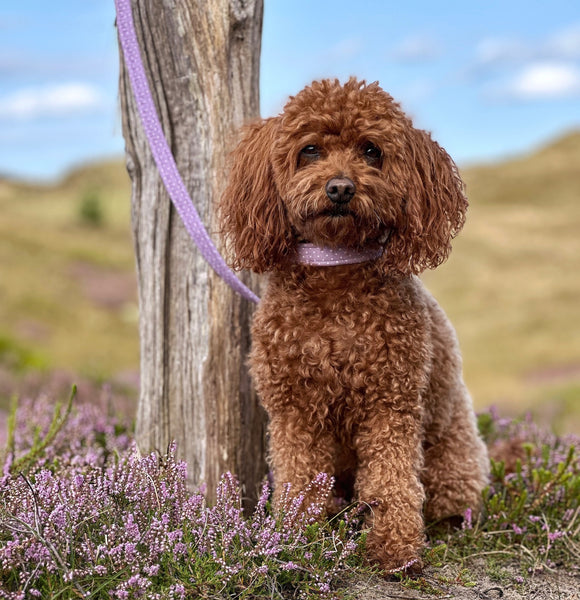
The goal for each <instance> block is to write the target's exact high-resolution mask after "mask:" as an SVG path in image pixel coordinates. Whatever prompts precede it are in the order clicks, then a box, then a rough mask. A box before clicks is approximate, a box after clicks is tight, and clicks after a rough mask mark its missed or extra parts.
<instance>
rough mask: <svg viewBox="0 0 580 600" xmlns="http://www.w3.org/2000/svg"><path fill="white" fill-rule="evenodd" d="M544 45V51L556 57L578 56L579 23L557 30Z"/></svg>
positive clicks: (579, 40) (579, 46) (579, 41)
mask: <svg viewBox="0 0 580 600" xmlns="http://www.w3.org/2000/svg"><path fill="white" fill-rule="evenodd" d="M545 47H546V52H547V53H548V54H550V55H551V56H554V57H556V58H564V59H575V58H580V23H577V24H575V25H572V26H570V27H568V28H566V29H564V30H562V31H559V32H558V33H556V34H555V35H553V36H552V37H550V38H549V39H548V40H547V42H546V44H545Z"/></svg>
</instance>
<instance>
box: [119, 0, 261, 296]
mask: <svg viewBox="0 0 580 600" xmlns="http://www.w3.org/2000/svg"><path fill="white" fill-rule="evenodd" d="M115 8H116V11H117V30H118V33H119V40H120V41H121V47H122V49H123V57H124V60H125V65H126V67H127V71H128V73H129V79H130V81H131V88H132V90H133V96H134V98H135V103H136V105H137V110H138V112H139V116H140V117H141V123H142V125H143V130H144V131H145V136H146V138H147V141H148V143H149V148H150V150H151V154H152V155H153V159H154V160H155V164H156V165H157V169H158V170H159V175H160V176H161V179H162V180H163V183H164V184H165V189H166V190H167V193H168V194H169V197H170V198H171V201H172V202H173V206H174V207H175V209H176V210H177V213H178V214H179V216H180V217H181V220H182V221H183V224H184V225H185V228H186V230H187V232H188V233H189V235H190V237H191V239H192V240H193V241H194V243H195V244H196V245H197V247H198V248H199V251H200V252H201V254H202V256H203V257H204V258H205V260H206V261H207V262H208V264H209V265H210V266H211V268H212V269H213V270H214V271H215V272H216V273H217V274H218V275H219V276H220V277H221V278H222V279H223V280H224V281H225V282H226V283H227V284H228V285H229V286H230V287H231V288H232V289H233V290H235V291H236V292H237V293H238V294H240V295H241V296H243V297H244V298H246V299H247V300H250V301H251V302H256V303H257V302H259V300H260V299H259V298H258V296H256V294H254V292H252V290H250V289H249V288H248V287H246V286H245V285H244V284H243V283H242V282H241V281H240V280H239V279H238V278H237V277H236V275H235V274H234V272H233V271H232V270H231V269H230V268H229V267H228V265H227V264H226V262H225V261H224V259H223V258H222V256H221V254H220V253H219V251H218V249H217V248H216V247H215V244H214V243H213V241H212V240H211V238H210V237H209V235H208V233H207V231H206V229H205V227H204V226H203V223H202V221H201V219H200V217H199V213H198V212H197V210H196V208H195V205H194V204H193V201H192V199H191V197H190V195H189V193H188V191H187V188H186V187H185V183H184V182H183V179H182V178H181V175H180V174H179V170H178V168H177V165H176V164H175V159H174V158H173V155H172V153H171V150H170V148H169V145H168V144H167V140H166V139H165V135H164V133H163V129H162V127H161V123H160V121H159V117H158V115H157V111H156V109H155V104H154V102H153V97H152V95H151V90H150V88H149V83H148V81H147V75H146V74H145V67H144V66H143V62H142V60H141V52H140V49H139V42H138V41H137V34H136V33H135V26H134V22H133V13H132V10H131V0H115Z"/></svg>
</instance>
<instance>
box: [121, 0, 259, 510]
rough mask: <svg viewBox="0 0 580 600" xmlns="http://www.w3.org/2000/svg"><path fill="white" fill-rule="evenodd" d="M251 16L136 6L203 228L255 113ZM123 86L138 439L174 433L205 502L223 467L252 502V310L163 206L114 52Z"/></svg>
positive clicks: (228, 5) (161, 108)
mask: <svg viewBox="0 0 580 600" xmlns="http://www.w3.org/2000/svg"><path fill="white" fill-rule="evenodd" d="M262 12H263V3H262V0H164V1H163V2H159V1H158V0H133V16H134V20H135V28H136V30H137V37H138V39H139V44H140V47H141V56H142V58H143V62H144V64H145V69H146V72H147V75H148V79H149V83H150V85H151V88H152V94H153V97H154V99H155V102H156V105H157V111H158V114H159V118H160V120H161V123H162V126H163V129H164V131H165V136H166V138H167V140H168V143H169V146H170V147H171V149H172V151H173V155H174V157H175V159H176V162H177V166H178V168H179V171H180V173H181V176H182V177H183V179H184V181H185V184H186V186H187V188H188V189H189V192H190V194H191V197H192V199H193V202H194V204H195V206H196V208H197V210H198V212H199V214H200V216H201V218H202V220H203V222H204V223H205V225H206V227H207V228H208V231H209V232H210V233H211V234H215V232H216V230H217V226H216V221H215V215H214V207H215V205H216V201H217V200H218V198H219V194H220V192H221V191H222V189H223V186H224V182H225V178H226V173H225V168H226V157H227V152H228V150H229V149H230V148H231V144H232V142H233V139H234V131H235V130H236V129H237V128H238V127H239V126H240V125H241V124H242V123H243V122H244V121H246V120H247V119H248V118H251V117H256V116H257V115H258V112H259V91H258V81H259V58H260V41H261V29H262ZM120 94H121V106H122V115H123V134H124V137H125V142H126V152H127V167H128V170H129V174H130V176H131V180H132V223H133V234H134V242H135V252H136V258H137V274H138V283H139V307H140V319H139V329H140V341H141V391H140V398H139V406H138V413H137V441H138V444H139V447H140V449H141V450H142V451H143V452H148V451H150V450H153V449H156V450H160V451H164V450H165V449H166V447H167V445H168V443H169V442H170V441H172V440H176V441H177V443H178V449H179V453H180V457H181V458H183V459H184V460H186V461H187V464H188V477H189V481H190V482H191V483H192V484H193V485H194V486H197V485H199V484H201V483H205V484H206V485H207V493H208V498H209V499H210V500H212V499H214V497H215V496H214V494H215V488H216V483H217V482H218V479H219V477H220V475H221V474H222V473H223V472H225V471H228V470H229V471H231V472H233V473H235V474H237V475H238V477H239V478H240V481H241V482H242V483H243V484H244V486H245V493H246V495H247V496H249V497H250V498H252V497H255V494H256V491H257V488H258V486H259V483H260V481H261V480H262V478H263V476H264V474H265V472H266V468H265V460H264V456H265V443H264V430H265V415H264V413H263V411H262V410H261V408H260V407H259V405H258V403H257V399H256V395H255V393H254V391H253V389H252V387H251V383H250V380H249V375H248V373H247V369H246V365H245V358H246V354H247V351H248V349H249V345H250V340H249V323H250V319H251V312H252V308H253V307H252V306H251V303H249V302H248V301H246V300H243V299H241V298H240V297H239V296H237V295H236V294H234V293H233V292H232V291H231V290H230V289H229V288H228V287H227V286H226V285H225V284H224V283H223V282H222V281H221V280H220V279H219V278H218V276H217V275H215V273H214V272H213V271H212V270H211V269H210V268H209V267H208V266H207V264H206V263H205V261H204V259H203V257H202V256H201V255H200V253H199V251H198V250H197V248H196V247H195V246H194V244H193V242H192V241H191V239H190V238H189V236H188V234H187V232H186V230H185V228H184V226H183V224H182V223H181V220H180V218H179V216H178V215H177V213H176V211H175V209H174V208H173V206H172V205H171V203H170V201H169V198H168V196H167V193H166V191H165V189H164V187H163V183H162V182H161V180H160V178H159V175H158V171H157V167H156V166H155V164H154V162H153V158H152V156H151V153H150V151H149V148H148V144H147V141H146V139H145V135H144V133H143V129H142V127H141V123H140V119H139V116H138V114H137V109H136V106H135V103H134V99H133V95H132V92H131V89H130V84H129V79H128V75H127V73H126V71H125V68H124V64H123V61H122V60H121V75H120ZM212 237H213V238H214V241H215V242H216V244H217V246H218V248H220V249H223V245H222V244H221V243H220V241H219V240H218V239H216V236H215V235H212ZM245 281H246V283H247V284H248V283H249V285H251V286H252V287H254V288H255V287H256V282H255V281H252V277H251V276H247V275H246V279H245ZM252 284H253V285H252Z"/></svg>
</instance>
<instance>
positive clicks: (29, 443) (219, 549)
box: [0, 400, 580, 599]
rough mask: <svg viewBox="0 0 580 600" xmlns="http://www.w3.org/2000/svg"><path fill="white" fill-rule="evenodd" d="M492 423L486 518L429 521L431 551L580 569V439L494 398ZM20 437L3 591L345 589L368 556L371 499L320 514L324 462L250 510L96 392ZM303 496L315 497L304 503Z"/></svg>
mask: <svg viewBox="0 0 580 600" xmlns="http://www.w3.org/2000/svg"><path fill="white" fill-rule="evenodd" d="M480 425H481V429H482V432H483V434H484V436H485V438H486V441H487V443H488V445H489V447H490V451H491V454H492V456H493V457H495V459H494V460H493V461H492V475H491V483H490V486H489V489H488V490H486V491H485V494H484V507H485V509H484V513H485V515H486V518H485V519H484V520H478V519H476V518H475V517H474V515H473V514H472V513H471V511H469V510H468V511H466V513H465V515H464V520H463V525H462V527H461V528H460V529H459V530H458V531H452V532H447V533H442V532H441V531H438V530H437V528H436V527H432V528H430V530H429V534H430V538H431V546H432V547H431V548H430V549H429V550H428V551H427V552H426V559H427V562H432V563H433V562H434V560H435V559H437V560H439V559H440V557H441V555H442V553H444V561H447V562H449V561H460V562H464V561H465V560H466V559H468V558H470V557H473V556H477V555H485V556H490V555H493V556H504V557H507V558H509V557H513V558H517V559H518V560H519V561H520V562H521V564H523V565H524V566H525V568H524V569H523V572H522V575H526V574H527V573H528V572H534V571H536V570H538V569H541V568H548V569H551V568H554V567H556V566H560V565H564V566H566V567H568V568H574V567H575V566H576V568H577V565H578V563H579V562H580V458H579V454H578V453H577V451H576V448H577V447H578V442H579V441H580V440H579V439H578V438H577V437H574V436H569V437H566V438H558V437H557V436H555V435H553V434H550V433H548V432H545V431H543V430H541V429H540V428H538V427H537V426H536V425H535V424H534V423H533V422H532V421H531V420H530V419H524V420H521V421H512V420H505V419H501V418H500V417H499V416H498V415H497V413H495V412H493V411H492V412H490V413H486V414H484V415H481V418H480ZM7 449H8V451H7V452H6V453H4V455H3V458H2V460H1V461H0V465H3V474H2V477H1V478H0V598H6V599H21V598H34V597H38V598H52V597H58V598H62V599H72V598H79V597H85V598H94V599H99V598H118V599H132V598H148V599H156V598H157V599H178V598H228V597H239V598H252V599H254V598H255V599H259V598H264V599H265V598H293V597H302V598H334V597H339V596H340V594H341V592H340V589H337V586H336V585H335V584H336V582H337V581H338V580H339V579H341V578H342V576H343V575H344V574H347V573H350V572H351V571H350V568H351V567H352V566H356V567H357V568H360V567H361V565H362V564H363V563H362V559H361V558H360V557H361V556H362V552H361V546H362V545H363V544H364V536H365V534H364V532H361V531H360V529H361V528H360V522H359V521H360V517H361V509H360V508H359V507H355V508H352V509H350V510H349V511H345V512H343V513H342V514H341V515H339V517H336V518H335V519H333V520H331V522H330V523H328V522H324V521H322V520H321V519H320V516H321V514H322V512H323V510H324V506H325V505H326V503H327V500H328V498H329V495H330V494H331V490H332V485H333V481H332V478H331V477H329V476H327V475H325V474H320V475H319V476H318V477H317V478H316V479H315V480H314V481H313V482H312V483H311V485H310V488H309V489H307V490H304V491H303V492H302V493H300V494H295V493H292V490H291V489H289V488H286V489H285V490H283V492H282V496H281V502H280V505H281V506H280V508H279V510H277V511H272V509H271V507H270V505H269V497H270V489H269V486H268V485H267V484H264V486H263V488H262V492H261V495H260V498H259V500H258V503H257V505H256V508H255V510H254V512H253V514H251V515H246V514H245V513H244V511H243V509H242V502H241V495H240V488H239V485H238V483H237V481H236V479H235V478H234V477H233V476H232V475H231V474H229V473H226V474H225V475H224V476H223V477H222V480H221V481H220V483H219V486H218V490H217V502H216V504H215V506H211V507H210V506H207V504H206V502H205V498H204V496H203V494H202V493H191V492H190V491H188V489H187V486H186V465H185V464H184V463H183V462H180V461H179V460H177V458H176V448H175V445H174V444H172V445H170V447H169V448H168V450H167V452H166V453H165V454H164V455H163V456H160V455H158V454H151V455H148V456H141V455H140V454H139V453H138V451H137V449H136V447H135V444H134V442H133V440H132V437H131V435H130V426H129V424H128V423H125V422H123V421H122V420H119V419H117V418H115V417H112V416H105V415H104V413H103V411H102V410H101V409H99V408H98V407H95V406H90V405H80V406H78V407H76V409H75V410H71V403H69V405H68V406H67V407H61V408H57V409H56V410H54V409H53V408H51V407H50V405H49V403H48V402H47V401H46V400H40V401H37V402H24V403H22V404H21V406H19V409H18V411H17V412H14V413H13V416H12V420H11V423H10V426H9V436H8V440H7ZM306 497H308V498H314V500H313V501H311V503H310V504H308V505H307V506H305V505H304V503H305V498H306ZM442 537H446V539H445V542H446V543H445V544H439V543H438V542H437V540H438V539H441V538H442ZM430 557H431V558H433V560H431V561H430V560H429V558H430ZM519 579H522V578H521V577H519Z"/></svg>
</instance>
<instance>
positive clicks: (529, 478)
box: [431, 409, 580, 583]
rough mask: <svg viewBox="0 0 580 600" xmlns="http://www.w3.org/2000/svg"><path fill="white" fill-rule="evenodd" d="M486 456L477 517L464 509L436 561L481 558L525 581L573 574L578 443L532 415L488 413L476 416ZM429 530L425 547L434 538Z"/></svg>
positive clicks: (578, 537)
mask: <svg viewBox="0 0 580 600" xmlns="http://www.w3.org/2000/svg"><path fill="white" fill-rule="evenodd" d="M480 429H481V431H482V433H483V435H484V437H485V438H486V442H487V444H488V446H489V448H490V452H491V456H492V459H491V480H490V485H489V487H488V489H487V490H485V492H484V498H483V500H484V511H483V518H481V519H475V518H473V515H472V511H471V510H470V509H468V510H467V511H466V513H465V515H464V521H463V525H462V528H461V530H459V531H457V532H452V533H448V534H447V537H446V540H445V545H442V546H440V551H439V552H438V553H437V554H438V558H437V560H438V561H441V560H442V561H443V562H445V561H449V560H456V561H460V562H466V561H468V560H469V559H471V558H474V557H485V558H486V559H487V560H488V562H489V566H490V569H493V568H495V566H496V563H497V561H498V560H499V559H501V560H503V561H504V563H506V562H507V563H509V562H510V561H512V562H517V564H519V565H520V567H521V574H520V575H518V576H517V577H516V583H517V582H522V581H523V578H524V577H526V576H527V575H532V574H534V573H535V572H537V571H541V570H553V569H555V568H557V567H559V568H565V569H567V570H569V571H572V572H577V571H578V569H579V568H580V567H579V565H580V454H579V450H578V449H579V448H580V438H579V437H578V436H574V435H568V436H564V437H558V436H556V435H555V434H553V433H551V432H549V431H547V430H545V429H542V428H540V427H538V426H537V425H536V424H535V423H534V422H533V420H532V419H531V417H529V416H527V417H526V418H524V419H515V420H512V419H502V418H500V416H499V415H498V414H497V411H496V410H494V409H492V410H490V412H488V413H484V414H482V415H480ZM438 535H440V531H438V527H437V524H435V525H434V526H433V527H432V531H431V538H432V544H433V545H434V546H437V544H438V543H439V544H441V540H438Z"/></svg>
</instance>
